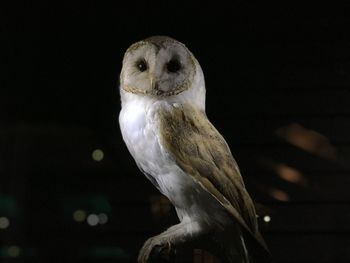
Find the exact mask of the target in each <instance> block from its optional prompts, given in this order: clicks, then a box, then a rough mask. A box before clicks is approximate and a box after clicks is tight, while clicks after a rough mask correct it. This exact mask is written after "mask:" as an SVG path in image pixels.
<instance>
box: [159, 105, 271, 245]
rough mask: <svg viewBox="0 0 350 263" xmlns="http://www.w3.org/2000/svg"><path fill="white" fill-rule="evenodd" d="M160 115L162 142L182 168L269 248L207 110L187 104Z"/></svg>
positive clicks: (223, 141) (225, 144)
mask: <svg viewBox="0 0 350 263" xmlns="http://www.w3.org/2000/svg"><path fill="white" fill-rule="evenodd" d="M159 118H160V130H161V141H162V144H163V145H164V147H165V149H166V150H167V151H168V152H169V153H170V155H171V156H172V157H173V158H174V160H175V161H176V163H177V164H178V165H179V166H180V168H181V169H182V170H183V171H184V172H185V173H186V174H188V175H190V176H192V178H193V179H194V180H195V181H196V182H197V183H198V184H200V185H201V187H202V188H203V189H204V190H206V191H207V192H209V193H210V194H211V195H212V196H213V197H215V199H216V200H218V202H219V203H220V204H221V205H222V206H223V207H224V208H225V209H226V210H227V211H228V212H229V214H231V215H232V216H233V218H234V219H235V220H237V222H239V224H240V225H241V226H242V227H243V228H244V229H246V230H247V231H248V232H249V233H250V234H251V235H252V236H253V238H254V239H255V240H256V241H257V242H258V243H259V244H260V245H261V246H262V247H263V248H264V249H265V250H267V251H268V249H267V246H266V244H265V242H264V240H263V238H262V237H261V235H260V233H259V231H258V225H257V220H256V213H255V208H254V204H253V202H252V200H251V198H250V196H249V194H248V192H247V191H246V189H245V186H244V183H243V180H242V177H241V175H240V172H239V169H238V167H237V164H236V162H235V160H234V159H233V157H232V154H231V152H230V149H229V147H228V145H227V143H226V142H225V140H224V138H223V137H222V136H221V134H220V133H219V132H218V131H217V130H216V129H215V127H214V126H213V125H212V124H211V123H210V121H209V120H208V119H207V117H206V115H205V113H204V112H202V111H200V110H197V109H195V108H194V107H191V106H189V105H186V106H179V107H177V108H175V107H174V108H172V110H167V111H163V112H160V113H159Z"/></svg>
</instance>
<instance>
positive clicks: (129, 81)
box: [120, 36, 205, 107]
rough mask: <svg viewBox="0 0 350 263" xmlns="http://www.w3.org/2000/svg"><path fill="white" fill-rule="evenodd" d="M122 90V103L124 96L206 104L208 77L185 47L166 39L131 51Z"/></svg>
mask: <svg viewBox="0 0 350 263" xmlns="http://www.w3.org/2000/svg"><path fill="white" fill-rule="evenodd" d="M120 88H121V94H122V100H123V94H133V95H135V96H143V97H146V98H153V99H157V100H159V99H164V100H171V101H174V102H184V101H186V100H187V101H188V100H192V101H191V102H192V103H198V104H201V105H202V106H203V107H204V104H205V84H204V77H203V72H202V69H201V67H200V65H199V63H198V61H197V60H196V58H195V57H194V56H193V55H192V53H191V52H190V51H189V50H188V49H187V48H186V46H185V45H184V44H182V43H180V42H179V41H177V40H175V39H172V38H170V37H165V36H154V37H150V38H147V39H145V40H142V41H139V42H136V43H135V44H133V45H131V46H130V47H129V48H128V49H127V51H126V53H125V55H124V59H123V67H122V71H121V74H120ZM130 96H131V95H130Z"/></svg>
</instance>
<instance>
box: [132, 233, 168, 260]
mask: <svg viewBox="0 0 350 263" xmlns="http://www.w3.org/2000/svg"><path fill="white" fill-rule="evenodd" d="M170 252H171V244H170V242H165V243H163V242H160V241H159V238H157V237H152V238H150V239H148V240H147V241H146V242H145V243H144V245H143V247H142V248H141V250H140V253H139V256H138V259H137V261H138V262H139V263H147V262H167V261H168V260H169V259H170V254H171V253H170Z"/></svg>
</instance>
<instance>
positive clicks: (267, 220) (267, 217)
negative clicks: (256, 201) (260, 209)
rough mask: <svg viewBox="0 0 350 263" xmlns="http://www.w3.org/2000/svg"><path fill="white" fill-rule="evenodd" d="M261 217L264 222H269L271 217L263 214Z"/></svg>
mask: <svg viewBox="0 0 350 263" xmlns="http://www.w3.org/2000/svg"><path fill="white" fill-rule="evenodd" d="M263 219H264V221H265V222H266V223H269V222H270V221H271V217H270V216H268V215H266V216H264V218H263Z"/></svg>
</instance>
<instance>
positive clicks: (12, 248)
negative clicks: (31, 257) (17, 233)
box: [7, 246, 21, 258]
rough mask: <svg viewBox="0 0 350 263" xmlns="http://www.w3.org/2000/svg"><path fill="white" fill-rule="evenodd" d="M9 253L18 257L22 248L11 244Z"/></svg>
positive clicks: (13, 256)
mask: <svg viewBox="0 0 350 263" xmlns="http://www.w3.org/2000/svg"><path fill="white" fill-rule="evenodd" d="M7 253H8V255H9V256H10V257H12V258H16V257H19V255H20V254H21V249H20V248H19V247H18V246H10V247H9V248H8V249H7Z"/></svg>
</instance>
